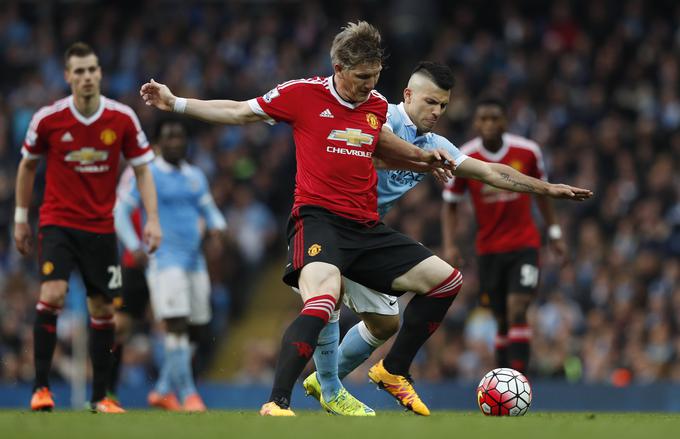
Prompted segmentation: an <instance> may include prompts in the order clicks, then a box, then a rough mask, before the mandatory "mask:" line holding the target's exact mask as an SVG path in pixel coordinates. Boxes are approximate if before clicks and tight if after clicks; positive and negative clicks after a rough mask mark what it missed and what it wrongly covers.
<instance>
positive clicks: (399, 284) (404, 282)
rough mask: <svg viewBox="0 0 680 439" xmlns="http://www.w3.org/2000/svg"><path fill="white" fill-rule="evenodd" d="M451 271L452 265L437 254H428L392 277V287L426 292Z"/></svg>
mask: <svg viewBox="0 0 680 439" xmlns="http://www.w3.org/2000/svg"><path fill="white" fill-rule="evenodd" d="M452 272H453V267H451V265H449V263H448V262H446V261H444V260H443V259H441V258H440V257H438V256H430V257H429V258H427V259H425V260H423V261H421V262H420V263H419V264H418V265H416V266H415V267H413V268H411V269H410V270H409V271H407V272H406V273H404V274H403V275H401V276H399V277H397V278H396V279H394V282H393V283H392V289H394V290H397V291H412V292H414V293H416V294H427V293H428V292H430V291H432V290H433V289H434V288H436V287H437V286H439V285H441V284H442V282H444V281H445V280H446V279H447V278H448V277H449V276H451V273H452Z"/></svg>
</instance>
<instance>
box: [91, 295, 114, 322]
mask: <svg viewBox="0 0 680 439" xmlns="http://www.w3.org/2000/svg"><path fill="white" fill-rule="evenodd" d="M87 310H88V311H89V312H90V315H91V316H92V317H94V318H98V319H99V318H104V317H112V316H113V314H114V311H115V308H114V306H113V302H111V301H108V300H106V299H104V298H103V297H101V296H96V297H95V298H91V299H88V300H87Z"/></svg>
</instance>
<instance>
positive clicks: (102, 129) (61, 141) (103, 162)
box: [22, 96, 154, 233]
mask: <svg viewBox="0 0 680 439" xmlns="http://www.w3.org/2000/svg"><path fill="white" fill-rule="evenodd" d="M121 152H122V153H123V155H124V156H125V158H126V159H127V160H128V161H129V162H130V163H131V164H132V165H133V166H139V165H142V164H144V163H147V162H149V161H150V160H152V159H153V157H154V154H153V151H152V150H151V148H150V147H149V142H148V141H147V139H146V135H145V134H144V132H143V131H142V127H141V125H140V123H139V120H138V119H137V116H136V115H135V113H134V111H132V109H131V108H130V107H128V106H127V105H123V104H121V103H119V102H116V101H114V100H112V99H107V98H105V97H104V96H102V97H101V99H100V103H99V109H97V111H96V112H95V113H94V114H93V115H92V116H90V117H84V116H83V115H82V114H80V113H79V112H78V110H77V109H76V107H75V104H74V102H73V96H69V97H66V98H64V99H60V100H58V101H57V102H55V103H54V104H52V105H49V106H47V107H43V108H41V109H40V110H39V111H38V112H37V113H35V115H33V119H32V120H31V124H30V125H29V127H28V132H27V133H26V140H25V141H24V145H23V148H22V153H23V155H24V156H25V157H30V158H36V159H37V158H40V157H41V156H46V158H47V171H46V177H45V180H46V181H45V197H44V199H43V204H42V206H41V207H40V226H46V225H57V226H63V227H72V228H75V229H80V230H85V231H88V232H95V233H114V227H113V204H114V202H115V201H116V179H117V177H118V163H119V161H120V154H121Z"/></svg>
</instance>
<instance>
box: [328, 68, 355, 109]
mask: <svg viewBox="0 0 680 439" xmlns="http://www.w3.org/2000/svg"><path fill="white" fill-rule="evenodd" d="M341 84H342V81H338V79H337V78H336V75H333V88H334V89H335V91H336V92H337V93H338V96H340V98H342V100H343V101H345V102H348V103H350V104H356V103H357V102H356V101H354V100H352V99H350V98H348V97H347V93H346V91H345V90H344V89H343V88H342V86H341Z"/></svg>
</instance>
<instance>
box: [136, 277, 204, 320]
mask: <svg viewBox="0 0 680 439" xmlns="http://www.w3.org/2000/svg"><path fill="white" fill-rule="evenodd" d="M146 280H147V282H148V284H149V293H150V295H151V307H152V309H153V313H154V316H155V317H156V319H158V320H163V319H170V318H174V317H186V318H188V319H189V324H191V325H204V324H206V323H208V322H210V319H211V317H212V313H211V310H210V278H209V277H208V272H207V271H205V270H202V271H185V270H184V269H182V268H179V267H168V268H163V269H160V270H158V269H154V268H149V270H148V271H147V274H146Z"/></svg>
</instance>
